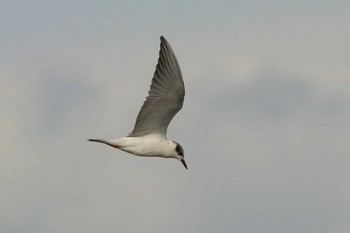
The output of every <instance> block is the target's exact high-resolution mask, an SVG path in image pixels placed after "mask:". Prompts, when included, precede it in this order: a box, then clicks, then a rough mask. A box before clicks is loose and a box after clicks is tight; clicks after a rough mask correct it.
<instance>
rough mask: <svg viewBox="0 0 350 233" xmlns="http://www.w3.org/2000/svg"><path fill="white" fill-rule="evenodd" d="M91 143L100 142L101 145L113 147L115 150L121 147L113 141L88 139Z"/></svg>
mask: <svg viewBox="0 0 350 233" xmlns="http://www.w3.org/2000/svg"><path fill="white" fill-rule="evenodd" d="M88 141H89V142H99V143H103V144H106V145H108V146H112V147H114V148H117V149H119V145H117V144H116V143H113V142H112V141H111V140H104V139H88Z"/></svg>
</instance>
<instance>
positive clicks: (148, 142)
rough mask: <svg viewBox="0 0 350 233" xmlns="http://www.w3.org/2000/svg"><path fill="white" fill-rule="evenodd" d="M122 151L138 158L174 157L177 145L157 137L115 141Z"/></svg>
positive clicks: (129, 138) (125, 138)
mask: <svg viewBox="0 0 350 233" xmlns="http://www.w3.org/2000/svg"><path fill="white" fill-rule="evenodd" d="M115 143H116V144H118V145H119V146H120V149H121V150H123V151H126V152H128V153H131V154H134V155H138V156H149V157H173V154H174V152H175V150H174V149H175V145H174V143H173V142H172V141H170V140H167V139H166V138H164V137H160V136H157V135H149V136H144V137H123V138H119V139H116V140H115Z"/></svg>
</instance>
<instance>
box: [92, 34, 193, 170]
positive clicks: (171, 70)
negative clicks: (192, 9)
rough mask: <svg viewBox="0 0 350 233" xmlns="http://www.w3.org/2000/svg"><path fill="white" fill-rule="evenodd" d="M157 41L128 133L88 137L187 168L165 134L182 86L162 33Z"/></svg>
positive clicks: (180, 102)
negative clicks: (146, 86)
mask: <svg viewBox="0 0 350 233" xmlns="http://www.w3.org/2000/svg"><path fill="white" fill-rule="evenodd" d="M160 41H161V42H160V51H159V58H158V63H157V65H156V70H155V72H154V74H153V78H152V82H151V86H150V89H149V92H148V96H147V97H146V100H145V101H144V103H143V105H142V107H141V109H140V111H139V114H138V116H137V118H136V123H135V126H134V129H133V130H132V132H131V133H129V134H128V135H127V136H126V137H122V138H118V139H111V140H105V139H88V140H89V141H91V142H99V143H104V144H107V145H109V146H112V147H114V148H117V149H120V150H122V151H125V152H128V153H130V154H134V155H137V156H145V157H161V158H174V159H177V160H179V161H181V162H182V164H183V165H184V166H185V168H186V169H187V165H186V162H185V159H184V156H185V154H184V150H183V148H182V146H181V145H180V144H179V143H177V142H175V141H172V140H168V139H167V137H166V133H167V129H168V125H169V123H170V121H171V120H172V119H173V117H174V116H175V115H176V113H177V112H178V111H180V109H181V108H182V105H183V102H184V97H185V85H184V81H183V78H182V74H181V70H180V66H179V63H178V61H177V59H176V56H175V53H174V51H173V50H172V48H171V47H170V45H169V43H168V41H167V40H166V39H165V38H164V37H163V36H161V37H160Z"/></svg>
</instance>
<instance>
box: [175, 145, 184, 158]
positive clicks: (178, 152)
mask: <svg viewBox="0 0 350 233" xmlns="http://www.w3.org/2000/svg"><path fill="white" fill-rule="evenodd" d="M175 150H176V153H177V154H178V155H181V156H184V151H183V149H182V146H181V145H180V144H177V145H176V148H175Z"/></svg>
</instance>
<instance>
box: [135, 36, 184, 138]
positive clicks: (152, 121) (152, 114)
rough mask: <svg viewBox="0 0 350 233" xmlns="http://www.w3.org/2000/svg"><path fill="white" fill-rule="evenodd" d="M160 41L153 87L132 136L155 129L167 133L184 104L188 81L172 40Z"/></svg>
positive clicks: (158, 132)
mask: <svg viewBox="0 0 350 233" xmlns="http://www.w3.org/2000/svg"><path fill="white" fill-rule="evenodd" d="M160 41H161V43H160V51H159V58H158V64H157V66H156V71H155V72H154V74H153V78H152V83H151V87H150V90H149V92H148V96H147V97H146V100H145V102H144V103H143V105H142V107H141V110H140V112H139V114H138V116H137V119H136V123H135V126H134V129H133V131H132V132H131V133H130V134H129V137H136V136H142V135H146V134H153V133H154V134H160V135H162V136H164V137H165V135H166V132H167V128H168V125H169V123H170V121H171V119H173V117H174V116H175V114H176V113H177V112H178V111H179V110H180V109H181V108H182V105H183V101H184V97H185V85H184V81H183V79H182V74H181V70H180V66H179V63H178V62H177V59H176V57H175V54H174V52H173V50H172V49H171V47H170V45H169V43H168V41H167V40H166V39H165V38H164V37H163V36H161V37H160Z"/></svg>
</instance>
